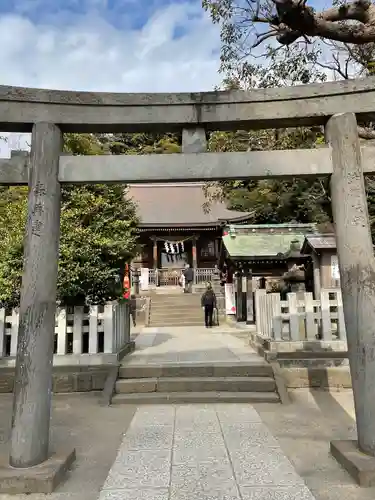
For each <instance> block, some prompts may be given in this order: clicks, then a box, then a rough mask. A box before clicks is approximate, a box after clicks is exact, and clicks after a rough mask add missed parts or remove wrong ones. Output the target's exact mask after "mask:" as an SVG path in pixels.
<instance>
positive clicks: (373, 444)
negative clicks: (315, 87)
mask: <svg viewBox="0 0 375 500" xmlns="http://www.w3.org/2000/svg"><path fill="white" fill-rule="evenodd" d="M326 138H327V142H328V143H329V144H330V146H331V147H332V163H333V174H332V177H331V199H332V212H333V218H334V222H335V229H336V240H337V253H338V259H339V267H340V276H341V287H342V298H343V306H344V315H345V324H346V331H347V340H348V355H349V362H350V371H351V376H352V386H353V394H354V403H355V413H356V419H357V432H358V446H359V449H360V450H361V451H362V452H364V453H367V454H369V455H372V456H375V355H374V352H375V335H374V334H375V326H374V325H375V261H374V255H373V246H372V241H371V234H370V224H369V216H368V210H367V200H366V192H365V183H364V178H363V172H362V165H361V150H360V144H359V139H358V133H357V121H356V117H355V115H354V114H353V113H343V114H339V115H335V116H333V117H332V118H331V119H330V120H329V121H328V123H327V125H326Z"/></svg>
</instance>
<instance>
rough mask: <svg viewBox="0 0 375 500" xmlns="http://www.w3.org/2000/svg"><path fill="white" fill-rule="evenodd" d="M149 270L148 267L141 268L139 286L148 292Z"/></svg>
mask: <svg viewBox="0 0 375 500" xmlns="http://www.w3.org/2000/svg"><path fill="white" fill-rule="evenodd" d="M148 280H149V269H148V267H141V276H140V278H139V285H140V288H141V290H148Z"/></svg>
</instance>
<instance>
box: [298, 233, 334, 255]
mask: <svg viewBox="0 0 375 500" xmlns="http://www.w3.org/2000/svg"><path fill="white" fill-rule="evenodd" d="M309 248H310V249H311V248H313V249H314V250H335V249H336V238H335V235H334V234H313V235H309V236H306V240H305V242H304V244H303V247H302V253H309Z"/></svg>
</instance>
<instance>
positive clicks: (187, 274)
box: [184, 267, 194, 282]
mask: <svg viewBox="0 0 375 500" xmlns="http://www.w3.org/2000/svg"><path fill="white" fill-rule="evenodd" d="M184 276H185V280H186V281H187V282H190V281H193V279H194V270H193V269H192V268H191V267H188V268H187V269H184Z"/></svg>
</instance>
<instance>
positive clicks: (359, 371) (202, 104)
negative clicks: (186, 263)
mask: <svg viewBox="0 0 375 500" xmlns="http://www.w3.org/2000/svg"><path fill="white" fill-rule="evenodd" d="M374 112H375V90H374V79H373V78H368V79H361V80H357V81H356V80H354V81H350V80H349V81H344V82H331V83H326V84H313V85H304V86H301V87H285V88H274V89H273V88H271V89H269V88H267V89H260V90H252V91H251V92H242V91H238V90H234V91H225V92H218V91H215V92H207V93H185V94H177V95H176V94H144V95H143V94H110V93H108V94H106V93H93V92H68V91H52V90H41V89H22V88H16V87H5V86H0V130H1V131H4V132H30V131H32V144H31V157H30V159H28V158H24V157H14V158H11V159H10V160H5V161H3V160H0V184H5V185H14V184H16V185H17V184H18V185H22V184H25V185H27V184H28V186H29V204H28V210H29V215H28V221H27V233H26V237H25V269H24V273H23V281H22V293H21V304H20V312H19V315H20V322H19V335H18V350H17V361H16V376H15V377H16V378H15V386H14V387H15V389H14V406H13V408H14V409H13V418H12V439H11V446H10V465H11V466H12V467H13V468H15V469H16V470H18V471H19V470H22V469H25V468H31V467H33V466H36V465H38V464H41V463H43V462H45V461H47V460H48V458H49V457H50V448H49V430H50V411H51V397H52V391H51V382H52V361H53V347H54V345H53V344H54V342H53V335H52V332H53V331H54V328H55V322H56V317H55V314H56V287H57V269H58V258H59V235H60V209H61V202H60V201H61V198H60V193H61V185H62V184H74V183H76V184H79V183H83V184H84V183H100V184H101V183H124V184H132V183H144V184H147V183H157V182H159V183H162V182H164V183H165V182H170V183H176V182H177V183H185V182H191V183H196V182H198V181H200V182H205V181H216V180H220V179H225V180H238V179H254V180H259V179H264V178H267V179H270V178H295V177H298V176H306V177H322V176H329V177H330V178H331V193H330V195H331V202H332V213H333V219H334V222H335V229H336V238H337V251H338V252H337V253H338V260H339V266H340V277H341V284H342V297H343V305H344V314H345V323H346V331H347V336H348V354H349V361H350V365H351V373H352V383H353V393H354V399H355V408H356V419H357V429H358V446H359V448H358V449H360V450H361V452H364V453H367V454H368V455H370V456H374V455H375V385H374V383H373V380H374V379H375V356H374V347H373V346H374V335H373V332H374V324H375V286H374V280H373V277H374V276H375V260H374V254H373V245H372V240H371V234H370V225H369V216H368V209H367V200H366V192H365V184H364V173H365V174H367V175H368V174H372V175H373V174H374V173H375V169H374V157H375V151H374V148H371V147H364V148H361V145H360V143H359V138H358V130H357V120H356V113H358V114H359V116H360V118H361V119H363V120H366V119H368V120H369V121H370V120H371V119H372V115H373V113H374ZM311 125H315V126H324V127H325V134H326V140H327V145H326V147H322V148H315V149H305V150H284V151H282V150H280V151H248V152H241V153H237V152H235V153H232V152H226V153H224V152H223V153H221V152H220V153H211V152H208V151H207V133H208V132H210V131H216V130H223V131H226V130H229V131H237V130H250V129H267V128H272V129H275V128H286V127H299V126H311ZM174 131H176V132H180V131H182V154H165V155H163V154H159V155H158V154H155V155H122V156H115V155H98V156H70V155H63V154H62V148H63V136H62V134H63V133H64V132H74V133H82V132H88V133H112V132H126V133H132V132H134V133H139V132H174ZM180 204H181V203H180ZM186 205H187V207H188V209H189V210H191V211H192V209H193V207H195V206H196V201H194V200H192V199H189V200H188V202H187V203H186ZM152 209H153V211H154V212H155V217H159V214H158V212H157V210H156V209H155V207H153V206H152ZM213 213H214V212H213V211H212V212H211V214H213ZM190 218H192V215H191V214H190ZM213 219H214V220H213ZM219 219H220V217H217V216H215V217H214V216H213V215H211V216H210V217H209V220H210V221H211V226H215V227H216V228H217V229H218V230H219V229H220V227H221V226H220V220H219ZM224 219H225V218H224ZM222 222H223V221H222ZM158 225H160V224H158V223H156V225H155V224H154V225H153V226H151V227H150V228H149V231H150V230H151V231H154V229H155V226H158ZM191 225H192V224H191V223H190V224H189V226H191ZM206 226H207V224H206ZM175 227H176V225H175ZM201 227H202V225H201ZM156 241H157V240H156V239H155V240H154V245H153V249H154V251H155V252H156V257H157V254H158V248H159V246H158V244H157V243H155V242H156ZM155 249H156V250H155ZM160 250H161V248H160ZM196 257H197V256H196V254H195V255H194V252H193V254H192V258H193V262H197V260H196ZM154 262H157V260H154ZM160 262H161V261H160ZM355 443H356V444H355V447H356V448H355V449H356V450H357V441H356V442H355ZM70 456H71V455H69V457H70ZM69 457H68V458H69ZM66 468H68V467H66V466H65V463H64V467H63V468H61V469H59V474H60V472H61V470H66ZM30 470H31V469H30ZM60 476H61V474H60V475H59V477H60ZM12 478H13V476H12ZM0 489H1V482H0Z"/></svg>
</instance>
